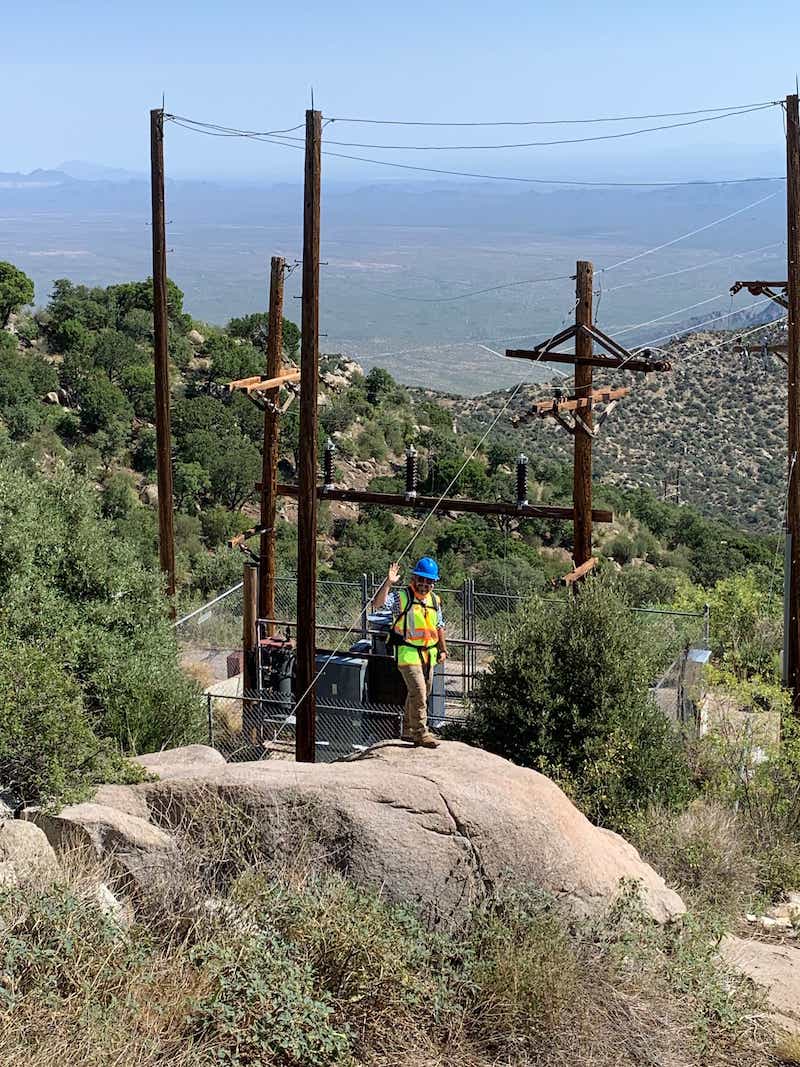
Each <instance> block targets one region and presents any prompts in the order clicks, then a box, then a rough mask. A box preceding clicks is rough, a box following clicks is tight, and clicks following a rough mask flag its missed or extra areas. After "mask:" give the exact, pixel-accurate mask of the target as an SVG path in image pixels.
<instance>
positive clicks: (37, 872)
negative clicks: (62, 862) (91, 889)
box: [0, 819, 60, 886]
mask: <svg viewBox="0 0 800 1067" xmlns="http://www.w3.org/2000/svg"><path fill="white" fill-rule="evenodd" d="M59 873H60V869H59V863H58V860H57V858H56V854H55V852H54V851H53V849H52V847H51V846H50V843H49V841H48V840H47V838H46V837H45V835H44V834H43V833H42V831H41V830H40V829H39V828H38V826H34V825H33V824H32V823H29V822H23V821H22V820H20V819H3V820H2V821H1V822H0V886H16V885H19V884H24V883H26V882H35V883H42V882H47V881H54V880H55V879H56V878H58V876H59Z"/></svg>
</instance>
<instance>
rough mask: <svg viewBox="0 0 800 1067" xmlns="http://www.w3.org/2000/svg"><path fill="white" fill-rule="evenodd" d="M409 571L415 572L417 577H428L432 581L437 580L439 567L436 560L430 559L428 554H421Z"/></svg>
mask: <svg viewBox="0 0 800 1067" xmlns="http://www.w3.org/2000/svg"><path fill="white" fill-rule="evenodd" d="M411 573H412V574H416V576H417V577H418V578H430V580H431V581H432V582H438V581H439V567H438V566H437V564H436V560H435V559H431V557H430V556H423V557H422V559H420V560H418V561H417V565H416V566H415V567H412V569H411Z"/></svg>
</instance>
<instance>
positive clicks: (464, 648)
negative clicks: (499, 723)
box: [461, 578, 469, 700]
mask: <svg viewBox="0 0 800 1067" xmlns="http://www.w3.org/2000/svg"><path fill="white" fill-rule="evenodd" d="M461 637H462V640H464V641H465V642H466V640H467V579H466V578H465V579H464V581H463V582H462V583H461ZM468 655H469V648H468V646H467V645H466V644H464V645H462V646H461V696H462V700H463V699H466V696H467V656H468Z"/></svg>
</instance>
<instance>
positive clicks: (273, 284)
mask: <svg viewBox="0 0 800 1067" xmlns="http://www.w3.org/2000/svg"><path fill="white" fill-rule="evenodd" d="M285 266H286V263H285V261H284V260H283V258H282V257H281V256H273V257H272V265H271V269H270V279H269V323H268V327H267V328H268V334H267V378H277V377H278V376H279V375H280V373H281V367H282V353H283V272H284V268H285ZM278 393H279V389H277V388H276V389H271V390H269V391H268V392H267V393H266V394H265V396H264V399H265V400H266V404H265V405H264V449H263V452H262V458H261V527H262V530H261V546H260V548H261V551H260V567H259V585H258V614H259V618H262V619H274V618H275V509H276V503H277V499H276V493H275V487H276V485H277V482H278V430H279V426H278V410H277V403H278ZM274 632H275V627H274V625H273V624H272V623H267V633H268V634H270V635H271V634H273V633H274Z"/></svg>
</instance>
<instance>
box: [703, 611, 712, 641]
mask: <svg viewBox="0 0 800 1067" xmlns="http://www.w3.org/2000/svg"><path fill="white" fill-rule="evenodd" d="M703 641H704V643H705V647H706V648H708V646H709V642H710V641H711V605H710V604H703Z"/></svg>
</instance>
